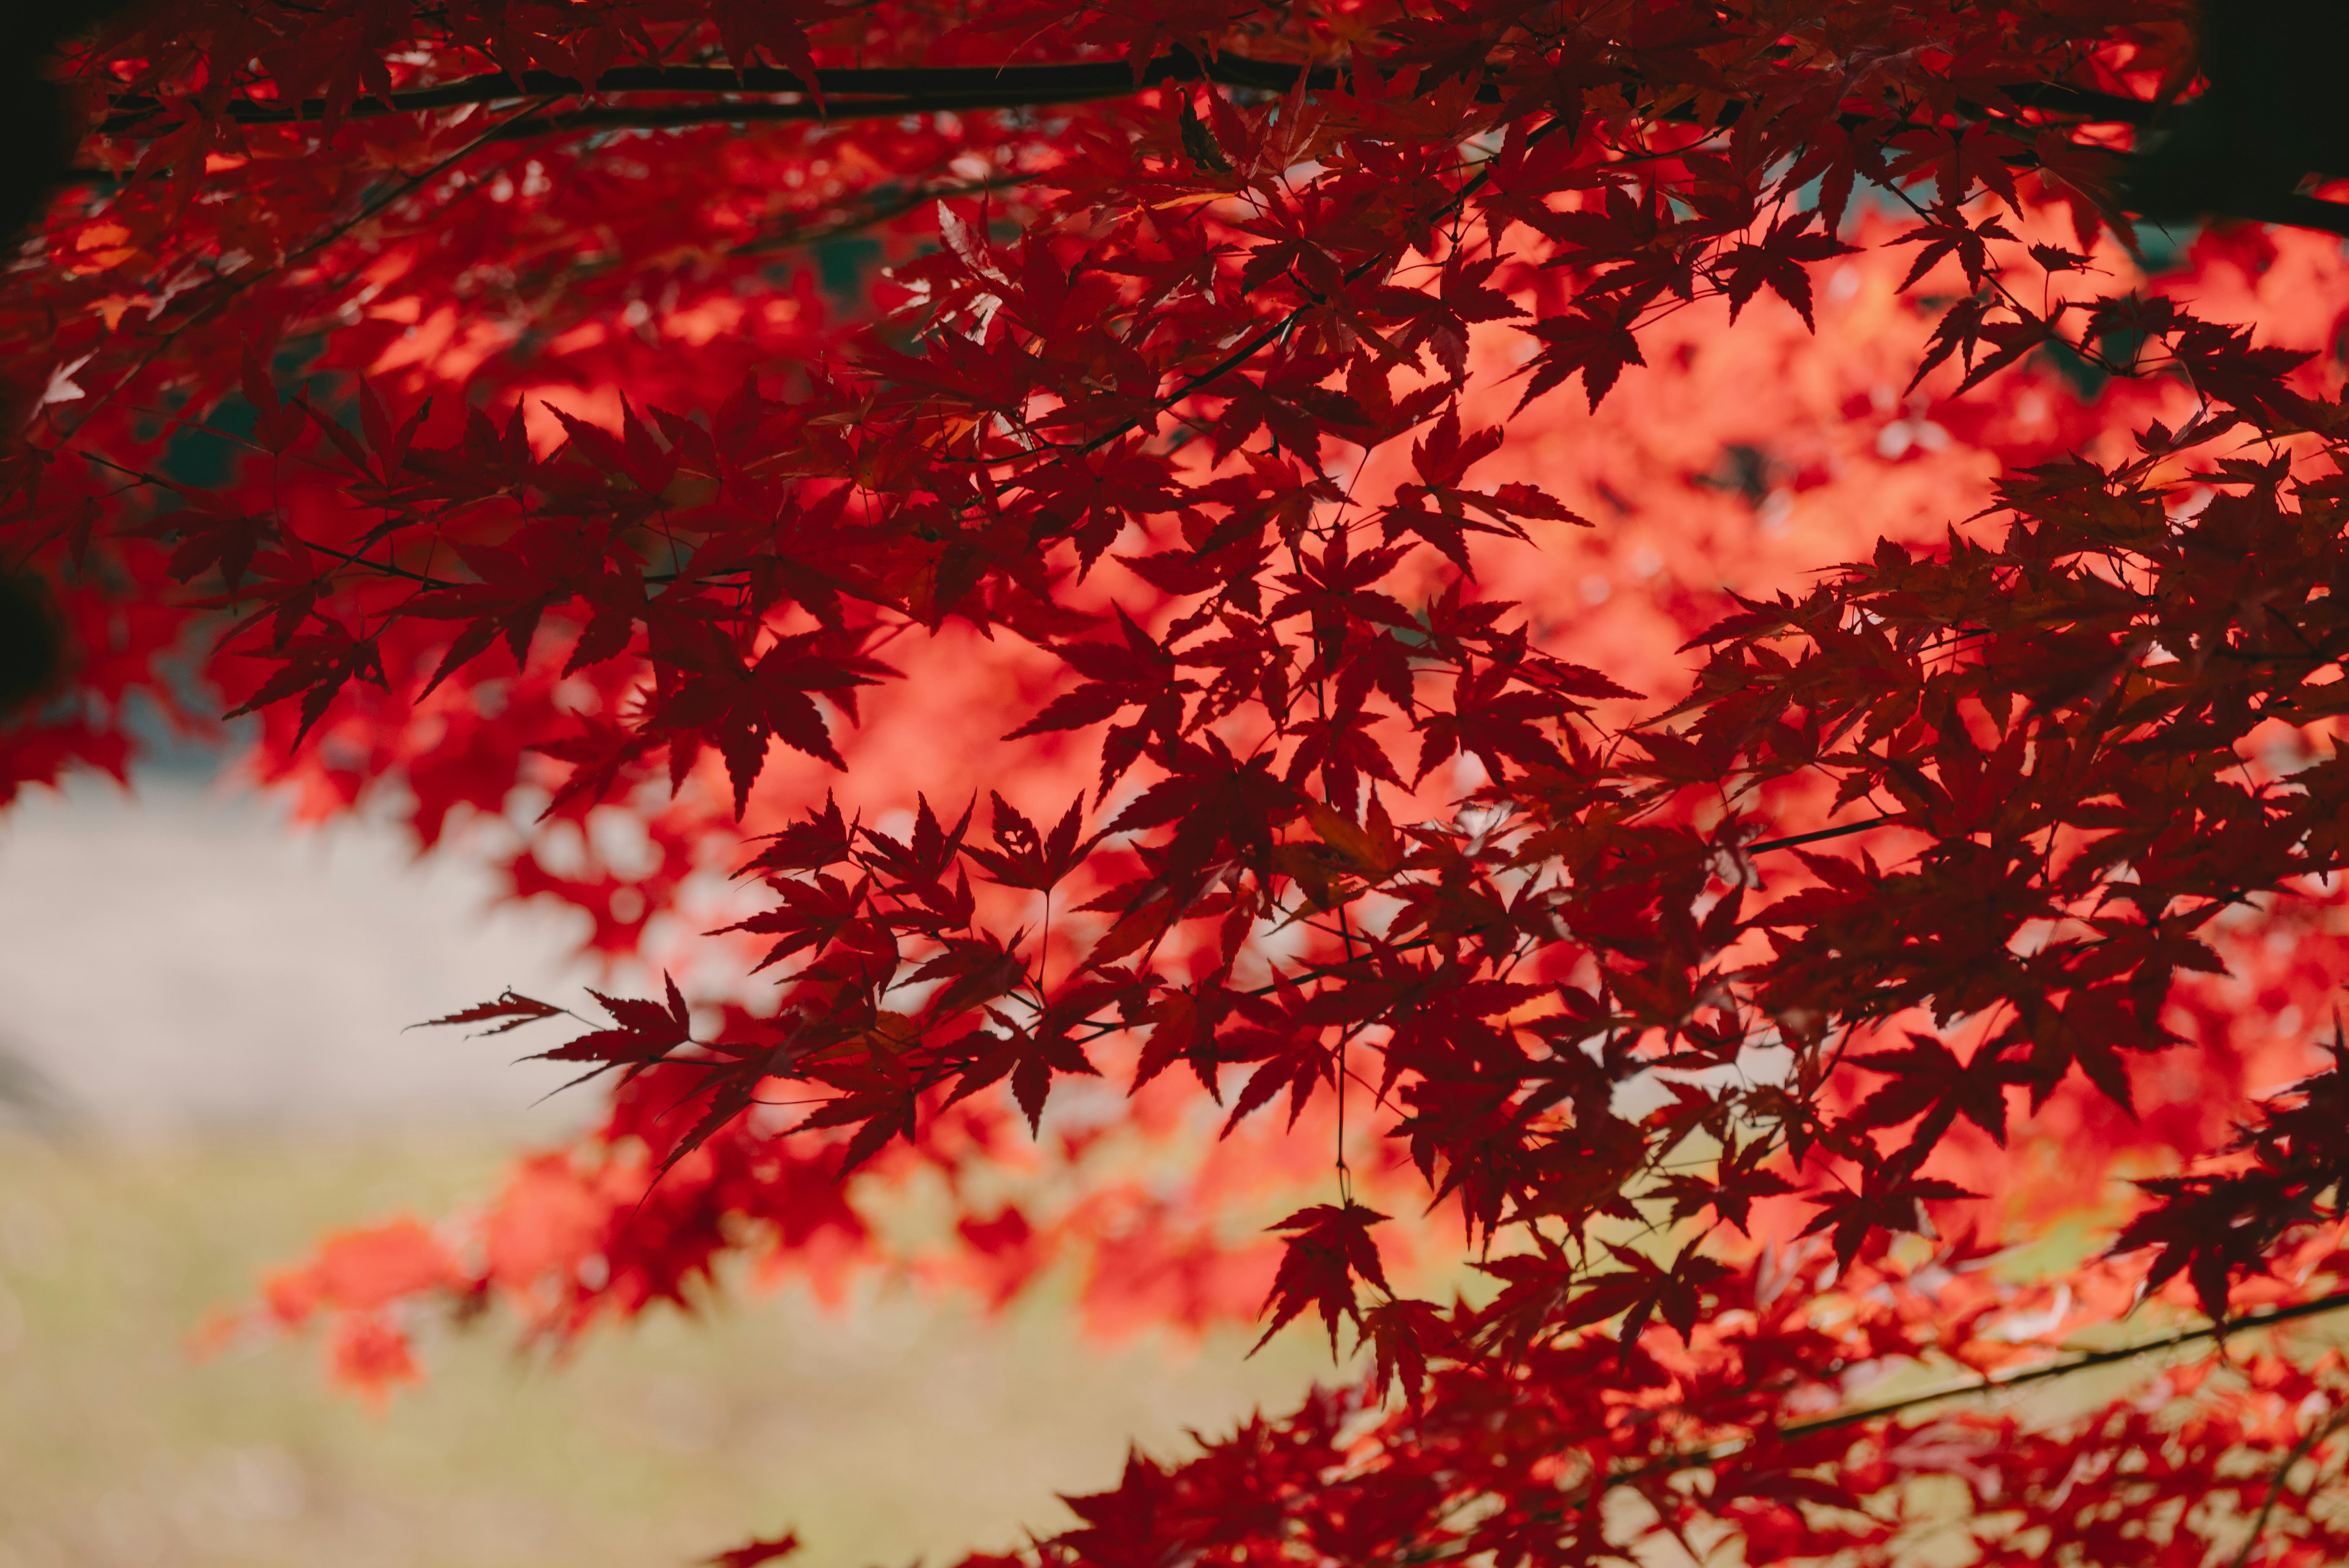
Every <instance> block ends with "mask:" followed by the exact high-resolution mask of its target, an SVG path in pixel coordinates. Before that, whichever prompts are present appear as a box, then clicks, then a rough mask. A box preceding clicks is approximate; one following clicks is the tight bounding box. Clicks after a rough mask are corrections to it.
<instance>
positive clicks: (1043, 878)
mask: <svg viewBox="0 0 2349 1568" xmlns="http://www.w3.org/2000/svg"><path fill="white" fill-rule="evenodd" d="M989 798H990V799H991V800H992V801H993V802H994V805H995V823H994V826H995V842H996V847H995V848H993V849H986V848H982V847H980V846H978V845H976V844H970V845H965V846H963V851H962V852H963V853H964V854H965V855H967V856H968V857H970V858H971V859H973V860H975V861H977V862H978V864H979V865H980V866H982V867H986V869H987V873H988V877H989V879H990V880H993V881H996V882H999V883H1001V884H1002V885H1003V886H1005V887H1007V888H1033V889H1035V890H1036V891H1038V892H1040V893H1048V892H1050V891H1051V890H1052V888H1055V887H1057V886H1059V885H1060V882H1061V878H1062V877H1066V876H1068V874H1069V873H1070V872H1071V871H1072V870H1074V869H1075V868H1076V867H1077V866H1078V865H1079V864H1080V863H1081V861H1082V860H1083V859H1084V857H1085V856H1086V854H1087V853H1088V852H1089V851H1091V849H1092V846H1093V845H1094V844H1097V843H1099V842H1100V839H1099V837H1098V836H1096V837H1094V838H1093V839H1091V840H1088V841H1086V842H1083V843H1080V842H1079V841H1078V838H1077V835H1078V833H1079V831H1080V830H1081V828H1082V827H1083V826H1084V804H1085V803H1084V797H1083V796H1082V795H1080V796H1078V797H1077V798H1076V799H1075V800H1073V801H1071V802H1070V803H1069V809H1068V810H1067V811H1065V812H1063V813H1061V820H1060V821H1059V822H1058V823H1056V824H1054V825H1053V827H1052V833H1051V836H1050V838H1046V837H1045V836H1043V835H1041V834H1040V833H1038V832H1037V831H1036V825H1035V824H1034V823H1032V822H1030V821H1029V820H1028V819H1027V818H1026V817H1025V816H1022V815H1020V814H1019V811H1018V810H1017V809H1015V808H1014V807H1013V806H1012V805H1010V804H1009V803H1008V802H1007V801H1005V800H1004V798H1003V797H1002V796H1001V795H999V794H998V795H992V796H990V797H989Z"/></svg>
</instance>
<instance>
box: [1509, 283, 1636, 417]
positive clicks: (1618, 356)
mask: <svg viewBox="0 0 2349 1568" xmlns="http://www.w3.org/2000/svg"><path fill="white" fill-rule="evenodd" d="M1519 330H1520V331H1525V332H1530V333H1532V334H1533V336H1534V337H1535V339H1536V340H1537V341H1538V342H1539V343H1540V344H1541V346H1542V347H1541V350H1540V352H1538V353H1537V354H1536V355H1535V356H1534V358H1532V360H1530V361H1529V362H1528V363H1527V365H1526V373H1528V374H1530V375H1531V376H1532V377H1533V379H1532V380H1531V381H1529V382H1527V383H1526V389H1525V392H1524V394H1523V395H1522V396H1521V397H1519V398H1518V400H1517V407H1518V408H1519V409H1521V410H1522V409H1523V408H1525V407H1526V404H1528V403H1530V402H1532V401H1533V400H1535V399H1536V398H1537V397H1539V396H1541V395H1542V394H1543V393H1544V392H1547V391H1548V390H1549V389H1551V388H1552V387H1555V386H1557V385H1558V384H1559V383H1561V382H1563V381H1565V380H1566V379H1568V377H1570V376H1573V375H1575V374H1577V373H1580V375H1581V377H1582V388H1583V390H1584V391H1585V392H1587V393H1588V394H1589V397H1590V408H1591V411H1592V412H1594V413H1596V412H1597V411H1598V410H1599V400H1601V399H1603V398H1605V397H1606V396H1607V394H1608V393H1609V391H1611V390H1613V389H1614V386H1615V383H1616V382H1617V381H1619V380H1620V379H1622V376H1623V371H1624V369H1625V368H1626V367H1627V366H1631V365H1644V364H1646V363H1647V362H1648V361H1647V358H1646V357H1645V356H1644V355H1642V354H1641V353H1640V340H1639V338H1637V337H1634V336H1632V333H1631V330H1630V327H1628V326H1626V325H1625V324H1624V322H1623V320H1622V318H1621V317H1610V316H1605V315H1600V314H1599V313H1598V312H1596V311H1593V310H1590V309H1588V308H1578V309H1576V310H1574V311H1572V312H1571V313H1568V314H1567V315H1562V316H1552V317H1544V318H1543V319H1541V320H1539V321H1537V322H1535V323H1534V324H1533V325H1532V326H1530V327H1521V328H1519Z"/></svg>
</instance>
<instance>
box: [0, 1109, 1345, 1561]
mask: <svg viewBox="0 0 2349 1568" xmlns="http://www.w3.org/2000/svg"><path fill="white" fill-rule="evenodd" d="M511 1153H512V1149H511V1147H510V1146H509V1145H507V1144H505V1143H503V1142H502V1141H500V1140H499V1139H497V1138H496V1137H492V1136H491V1135H487V1134H476V1135H471V1136H453V1135H450V1136H421V1135H413V1134H375V1135H367V1136H357V1137H324V1136H312V1137H242V1138H226V1137H218V1136H214V1137H207V1138H204V1139H201V1140H194V1141H185V1142H178V1143H172V1142H156V1141H150V1142H146V1143H141V1144H135V1145H126V1144H123V1143H119V1142H102V1141H98V1140H95V1139H92V1140H87V1141H79V1142H76V1141H55V1140H51V1141H44V1140H40V1139H36V1138H34V1137H29V1136H25V1137H13V1136H12V1137H5V1138H0V1568H84V1565H90V1568H99V1565H105V1568H112V1565H116V1564H121V1565H126V1568H127V1565H131V1564H140V1565H148V1564H151V1565H155V1568H182V1565H184V1568H199V1565H201V1568H212V1565H215V1564H218V1565H222V1568H225V1565H227V1564H236V1565H238V1568H277V1565H280V1564H283V1565H286V1568H292V1565H294V1564H301V1565H304V1568H318V1565H326V1564H331V1565H333V1568H423V1565H425V1564H428V1563H429V1564H431V1565H432V1568H508V1565H512V1568H521V1565H524V1564H528V1565H533V1568H536V1565H541V1564H558V1563H559V1564H564V1568H601V1565H604V1564H615V1565H616V1564H623V1563H626V1564H631V1565H639V1564H641V1565H646V1568H667V1565H670V1564H683V1563H690V1562H693V1561H695V1560H697V1559H699V1558H704V1557H707V1556H708V1555H709V1554H710V1553H711V1552H717V1551H719V1550H722V1549H724V1548H726V1547H729V1546H732V1545H735V1544H739V1543H740V1542H742V1541H744V1540H746V1539H748V1538H750V1536H751V1535H753V1534H772V1533H774V1532H778V1531H780V1530H781V1529H784V1528H787V1527H788V1528H791V1529H793V1530H796V1531H797V1532H799V1534H800V1536H801V1538H802V1540H803V1541H804V1542H807V1546H808V1550H807V1551H806V1552H804V1553H803V1554H802V1556H801V1557H800V1558H799V1559H796V1560H795V1562H796V1563H801V1564H804V1568H834V1565H838V1568H849V1565H852V1564H860V1563H885V1564H898V1563H911V1562H913V1561H915V1560H916V1559H918V1558H925V1557H926V1558H927V1559H928V1560H930V1561H932V1562H936V1561H937V1560H939V1559H941V1558H950V1557H951V1556H952V1555H953V1554H955V1553H957V1552H959V1551H961V1550H962V1549H965V1548H969V1547H986V1546H993V1547H1004V1546H1008V1545H1010V1544H1012V1543H1013V1542H1017V1541H1018V1540H1019V1539H1021V1536H1022V1532H1023V1531H1024V1530H1027V1529H1034V1530H1038V1531H1050V1530H1054V1529H1058V1528H1061V1527H1062V1526H1064V1525H1065V1524H1067V1523H1069V1522H1071V1516H1070V1515H1069V1514H1068V1512H1067V1511H1066V1510H1065V1509H1064V1508H1063V1507H1062V1506H1061V1504H1059V1503H1058V1502H1057V1501H1055V1499H1054V1494H1055V1493H1056V1492H1082V1491H1087V1490H1097V1489H1100V1488H1102V1487H1106V1486H1108V1485H1111V1484H1112V1483H1113V1482H1114V1480H1115V1479H1116V1476H1117V1473H1118V1470H1119V1469H1120V1468H1121V1466H1122V1464H1123V1457H1124V1452H1125V1447H1126V1444H1127V1442H1128V1440H1129V1439H1131V1440H1132V1441H1134V1442H1136V1443H1139V1444H1140V1445H1141V1446H1142V1447H1143V1449H1145V1450H1147V1451H1151V1452H1154V1453H1157V1454H1161V1455H1171V1454H1174V1453H1178V1452H1180V1451H1182V1450H1183V1449H1184V1448H1185V1439H1184V1436H1183V1434H1184V1432H1185V1428H1197V1429H1199V1430H1202V1431H1206V1432H1215V1431H1221V1430H1224V1429H1227V1428H1229V1427H1230V1425H1231V1424H1232V1423H1233V1422H1234V1421H1235V1420H1236V1419H1237V1418H1239V1417H1243V1416H1244V1415H1245V1414H1246V1413H1247V1411H1248V1410H1249V1409H1250V1408H1251V1407H1255V1406H1256V1405H1257V1404H1258V1403H1259V1402H1261V1403H1263V1404H1264V1405H1266V1406H1268V1407H1280V1406H1284V1405H1286V1404H1288V1403H1289V1402H1291V1401H1292V1400H1293V1399H1294V1398H1295V1397H1296V1395H1297V1394H1298V1392H1299V1390H1301V1389H1302V1388H1303V1387H1304V1386H1306V1385H1307V1384H1308V1383H1309V1382H1310V1381H1311V1380H1313V1379H1314V1378H1315V1377H1317V1376H1319V1377H1321V1378H1323V1379H1327V1378H1329V1377H1330V1376H1331V1367H1330V1360H1329V1355H1328V1350H1327V1346H1326V1342H1317V1341H1316V1340H1315V1339H1314V1338H1312V1337H1311V1336H1310V1335H1309V1334H1298V1333H1294V1332H1292V1333H1289V1334H1284V1335H1283V1336H1282V1337H1281V1339H1280V1340H1279V1341H1278V1342H1276V1343H1275V1344H1274V1345H1271V1346H1269V1347H1268V1348H1267V1349H1266V1351H1265V1352H1264V1353H1263V1354H1262V1355H1258V1356H1257V1357H1256V1358H1254V1359H1253V1360H1249V1359H1247V1357H1246V1352H1247V1345H1248V1337H1247V1335H1246V1334H1244V1333H1241V1332H1239V1331H1237V1330H1235V1331H1232V1332H1229V1333H1223V1334H1215V1335H1211V1336H1209V1337H1208V1338H1207V1339H1206V1341H1204V1342H1202V1343H1199V1344H1196V1345H1183V1344H1174V1343H1170V1342H1164V1341H1140V1342H1135V1343H1131V1344H1127V1345H1121V1346H1115V1347H1103V1346H1099V1345H1092V1344H1090V1343H1088V1342H1086V1341H1085V1340H1084V1339H1083V1338H1082V1336H1081V1334H1080V1333H1079V1331H1078V1329H1077V1326H1076V1324H1075V1322H1074V1319H1073V1315H1072V1314H1071V1313H1070V1312H1069V1311H1068V1309H1067V1308H1066V1306H1065V1304H1064V1303H1061V1304H1056V1303H1053V1302H1051V1301H1050V1300H1049V1299H1040V1300H1039V1301H1037V1302H1034V1303H1030V1304H1029V1305H1026V1306H1023V1307H1021V1308H1019V1309H1018V1310H1016V1311H1015V1312H1013V1313H1011V1314H1009V1315H1007V1316H1006V1317H1004V1318H1002V1319H999V1320H989V1319H988V1318H987V1317H986V1316H985V1314H982V1313H981V1312H980V1311H979V1310H978V1308H977V1307H976V1306H975V1305H974V1304H972V1303H968V1301H965V1300H962V1299H960V1298H956V1297H944V1296H929V1295H924V1294H920V1293H915V1292H912V1291H895V1292H893V1291H885V1290H884V1291H875V1292H872V1293H867V1295H866V1296H865V1297H864V1299H862V1300H861V1301H860V1302H858V1303H855V1304H854V1305H852V1306H851V1307H850V1308H848V1309H847V1310H845V1311H843V1312H842V1313H838V1314H833V1313H827V1312H826V1311H824V1310H823V1309H822V1308H820V1307H818V1306H816V1305H815V1304H814V1303H812V1302H810V1301H808V1300H807V1299H805V1298H804V1297H803V1296H802V1295H801V1294H799V1293H796V1292H782V1293H759V1292H755V1291H752V1292H738V1293H733V1294H731V1295H730V1296H729V1297H728V1298H727V1299H726V1300H724V1301H723V1302H721V1303H719V1304H718V1305H716V1306H715V1307H714V1308H712V1309H711V1310H709V1311H708V1312H706V1313H703V1314H699V1315H698V1316H697V1317H695V1318H691V1319H687V1318H683V1317H681V1316H679V1315H678V1314H673V1313H662V1314H656V1315H654V1316H652V1317H649V1318H648V1319H647V1320H646V1321H645V1322H643V1323H642V1324H638V1325H636V1326H635V1327H633V1328H627V1329H622V1330H620V1331H617V1332H612V1333H605V1334H599V1335H596V1336H595V1337H593V1338H592V1339H591V1340H590V1341H589V1342H587V1343H586V1344H585V1345H583V1346H582V1347H581V1348H580V1349H579V1351H578V1352H577V1353H576V1354H575V1355H573V1356H572V1357H570V1358H568V1359H567V1360H565V1361H564V1362H562V1363H560V1364H557V1363H554V1362H552V1361H550V1360H549V1359H548V1358H547V1357H546V1356H544V1355H533V1354H529V1353H523V1352H520V1351H518V1350H517V1348H516V1344H515V1336H514V1334H513V1327H512V1324H511V1322H509V1321H507V1320H504V1319H502V1318H501V1317H498V1316H496V1315H494V1314H493V1315H492V1317H491V1318H490V1319H488V1320H487V1321H486V1322H485V1323H483V1324H480V1325H478V1326H476V1327H475V1328H473V1329H472V1330H471V1331H468V1332H462V1333H454V1332H452V1333H441V1334H435V1335H433V1336H432V1337H431V1338H430V1339H429V1341H428V1346H427V1355H428V1357H429V1381H428V1382H427V1383H426V1384H425V1385H424V1386H423V1387H422V1388H420V1389H416V1390H411V1391H408V1392H404V1393H401V1394H399V1395H398V1396H396V1397H394V1399H393V1401H392V1403H391V1405H390V1407H388V1409H386V1410H383V1411H381V1412H377V1411H373V1410H370V1409H369V1408H367V1407H366V1406H364V1405H363V1404H360V1403H358V1402H357V1401H355V1400H353V1399H351V1398H350V1397H347V1396H346V1395H343V1394H341V1393H338V1392H336V1390H335V1389H333V1388H332V1387H330V1386H328V1385H327V1382H326V1377H325V1376H324V1373H323V1369H322V1366H321V1362H320V1353H319V1349H318V1346H317V1345H316V1342H315V1340H310V1341H293V1342H278V1343H271V1344H266V1345H249V1346H243V1347H240V1348H237V1349H234V1350H232V1351H230V1352H229V1353H227V1354H225V1355H221V1356H219V1357H216V1358H214V1359H212V1360H208V1361H202V1362H199V1361H197V1360H195V1359H193V1358H192V1357H191V1355H190V1354H189V1351H188V1341H189V1337H190V1335H191V1333H192V1331H193V1330H194V1329H195V1328H196V1327H197V1326H198V1325H199V1324H201V1323H202V1320H203V1318H204V1316H205V1314H207V1313H209V1312H210V1311H212V1309H214V1308H216V1307H219V1306H221V1305H223V1304H226V1303H234V1302H237V1301H239V1300H242V1299H243V1298H245V1297H247V1296H248V1295H249V1294H250V1293H251V1291H252V1289H253V1287H254V1282H255V1281H256V1279H257V1278H258V1276H259V1274H260V1272H261V1271H263V1270H264V1269H266V1268H268V1267H270V1266H273V1265H275V1264H278V1263H282V1262H288V1261H291V1260H294V1259H295V1258H297V1257H299V1256H300V1255H301V1254H302V1253H303V1252H304V1251H305V1249H306V1248H307V1247H308V1246H309V1245H310V1244H311V1243H313V1242H314V1241H316V1239H317V1238H318V1237H319V1236H320V1235H321V1234H323V1233H324V1232H325V1231H328V1230H331V1229H334V1228H336V1227H340V1226H347V1225H352V1224H357V1223H361V1222H365V1221H367V1220H372V1219H376V1218H379V1217H381V1216H384V1215H386V1214H389V1213H392V1212H396V1211H401V1210H411V1211H416V1212H419V1213H423V1214H427V1215H429V1214H433V1213H438V1212H443V1211H446V1210H449V1209H450V1208H451V1207H453V1206H456V1205H458V1204H460V1203H462V1202H464V1201H466V1200H467V1199H472V1198H478V1197H479V1196H480V1195H481V1194H483V1193H485V1192H488V1191H490V1190H492V1189H493V1187H494V1184H495V1181H496V1179H497V1176H498V1173H499V1170H500V1168H501V1167H502V1163H503V1161H504V1160H505V1159H506V1158H508V1157H509V1156H510V1155H511Z"/></svg>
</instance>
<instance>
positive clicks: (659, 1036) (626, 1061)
mask: <svg viewBox="0 0 2349 1568" xmlns="http://www.w3.org/2000/svg"><path fill="white" fill-rule="evenodd" d="M661 981H662V983H663V984H664V985H666V986H667V990H668V994H667V1005H666V1006H664V1005H663V1004H662V1003H661V1002H648V1001H645V1000H643V999H641V998H637V997H627V996H606V995H605V994H604V993H603V992H600V991H594V990H591V991H589V992H587V994H588V995H590V996H592V997H594V998H595V1000H596V1002H598V1003H599V1004H600V1005H601V1006H602V1007H603V1009H604V1011H605V1012H607V1013H609V1014H610V1015H611V1018H612V1027H611V1028H608V1029H596V1030H591V1031H589V1032H588V1033H585V1034H582V1035H580V1036H579V1037H578V1038H577V1039H575V1040H571V1041H568V1042H566V1043H564V1044H561V1045H557V1046H556V1047H554V1049H553V1050H552V1051H541V1052H539V1053H538V1054H536V1055H535V1056H534V1057H533V1058H532V1059H533V1061H541V1062H594V1063H596V1064H598V1065H597V1066H595V1068H594V1069H592V1070H591V1071H590V1072H589V1073H588V1075H587V1076H589V1077H594V1076H595V1075H596V1074H599V1073H605V1072H609V1071H610V1070H611V1069H612V1068H615V1067H618V1068H621V1069H622V1073H621V1076H622V1078H623V1079H624V1080H625V1079H627V1078H633V1077H635V1076H636V1075H637V1074H639V1073H641V1072H643V1071H645V1070H646V1069H647V1067H650V1066H652V1065H653V1064H656V1063H658V1062H662V1061H665V1060H667V1058H668V1054H669V1053H670V1052H672V1051H674V1050H676V1049H677V1048H678V1047H679V1046H681V1045H690V1044H693V1017H692V1014H691V1012H689V1011H688V1008H687V1007H686V1005H685V998H684V996H683V995H681V994H680V993H679V992H678V989H677V981H673V980H671V979H669V977H668V976H667V975H666V974H664V975H662V976H661ZM493 1005H494V1004H493ZM475 1011H477V1012H478V1011H479V1010H478V1009H476V1010H475ZM460 1016H461V1014H460Z"/></svg>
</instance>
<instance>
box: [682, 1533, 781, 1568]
mask: <svg viewBox="0 0 2349 1568" xmlns="http://www.w3.org/2000/svg"><path fill="white" fill-rule="evenodd" d="M799 1549H800V1538H799V1537H798V1536H796V1535H793V1534H792V1532H789V1531H785V1532H783V1533H782V1534H781V1535H771V1536H766V1537H764V1538H762V1539H759V1540H754V1541H746V1542H743V1543H742V1544H741V1545H740V1546H736V1547H732V1548H730V1549H729V1550H727V1551H724V1552H719V1553H718V1555H717V1556H715V1557H705V1558H703V1559H702V1561H703V1562H704V1563H708V1564H709V1568H760V1565H761V1563H775V1562H779V1561H781V1559H783V1558H785V1557H789V1556H790V1555H792V1553H793V1552H797V1551H798V1550H799Z"/></svg>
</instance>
